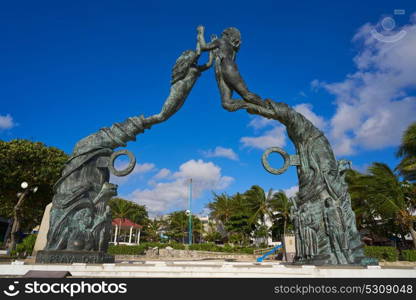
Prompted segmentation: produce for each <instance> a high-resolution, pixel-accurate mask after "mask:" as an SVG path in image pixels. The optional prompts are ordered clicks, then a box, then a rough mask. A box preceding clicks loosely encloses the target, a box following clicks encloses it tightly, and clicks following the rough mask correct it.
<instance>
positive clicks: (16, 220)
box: [9, 181, 38, 252]
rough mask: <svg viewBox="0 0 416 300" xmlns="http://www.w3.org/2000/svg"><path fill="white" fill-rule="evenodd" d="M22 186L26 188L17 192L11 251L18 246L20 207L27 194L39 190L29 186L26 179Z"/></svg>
mask: <svg viewBox="0 0 416 300" xmlns="http://www.w3.org/2000/svg"><path fill="white" fill-rule="evenodd" d="M20 187H21V188H22V189H24V192H23V193H20V192H19V193H17V197H18V200H17V203H16V205H15V206H14V209H13V225H12V230H11V232H10V244H9V252H11V251H12V250H13V249H14V248H15V246H16V242H17V239H16V238H17V236H16V235H17V233H18V232H19V231H20V209H21V207H22V205H23V202H24V201H25V198H26V196H27V195H28V194H29V193H30V192H33V193H36V191H37V190H38V187H37V186H35V187H33V188H28V187H29V184H28V183H27V182H26V181H23V182H22V184H21V185H20Z"/></svg>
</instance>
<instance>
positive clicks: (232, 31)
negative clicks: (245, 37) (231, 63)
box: [221, 27, 242, 51]
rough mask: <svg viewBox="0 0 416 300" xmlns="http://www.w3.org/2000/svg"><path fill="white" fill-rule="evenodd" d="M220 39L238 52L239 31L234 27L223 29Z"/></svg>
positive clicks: (239, 42)
mask: <svg viewBox="0 0 416 300" xmlns="http://www.w3.org/2000/svg"><path fill="white" fill-rule="evenodd" d="M221 38H222V39H224V40H226V41H228V42H229V43H230V44H231V45H232V46H233V48H234V50H236V51H238V49H239V48H240V45H241V43H242V41H241V33H240V30H238V29H237V28H235V27H229V28H227V29H225V30H224V31H223V32H222V34H221Z"/></svg>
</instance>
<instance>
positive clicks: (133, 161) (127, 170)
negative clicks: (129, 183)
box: [108, 150, 136, 177]
mask: <svg viewBox="0 0 416 300" xmlns="http://www.w3.org/2000/svg"><path fill="white" fill-rule="evenodd" d="M121 155H127V156H128V157H129V159H130V162H129V165H128V166H127V167H126V168H125V169H124V170H117V169H116V168H115V167H114V162H115V160H116V158H117V157H119V156H121ZM135 166H136V157H134V154H133V153H131V152H130V151H129V150H119V151H116V152H113V154H111V156H110V163H109V164H108V169H109V170H110V172H111V173H113V174H114V175H115V176H118V177H121V176H126V175H129V174H130V173H131V172H132V171H133V169H134V167H135Z"/></svg>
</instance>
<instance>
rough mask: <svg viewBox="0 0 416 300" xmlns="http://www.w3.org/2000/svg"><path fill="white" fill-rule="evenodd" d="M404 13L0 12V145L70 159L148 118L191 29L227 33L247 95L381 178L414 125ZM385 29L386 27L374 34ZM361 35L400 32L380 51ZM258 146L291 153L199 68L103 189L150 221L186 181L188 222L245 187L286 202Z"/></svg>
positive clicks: (405, 7)
mask: <svg viewBox="0 0 416 300" xmlns="http://www.w3.org/2000/svg"><path fill="white" fill-rule="evenodd" d="M395 9H396V10H397V9H401V10H402V11H401V12H397V11H396V14H395V12H394V10H395ZM415 12H416V4H415V2H414V1H394V2H393V1H348V2H347V1H343V2H338V1H296V3H289V2H288V1H256V2H255V3H253V2H251V1H250V2H241V1H227V2H225V3H223V2H222V1H209V2H195V1H192V2H191V1H189V2H185V1H151V3H150V2H147V3H144V1H71V2H63V1H50V2H47V1H36V2H34V1H9V2H8V3H6V2H3V3H2V4H1V5H0V28H1V29H0V32H1V43H0V66H1V68H0V82H1V84H0V139H3V140H11V139H14V138H26V139H31V140H35V141H42V142H44V143H46V144H47V145H50V146H56V147H58V148H61V149H63V150H64V151H65V152H67V153H70V152H71V151H72V148H73V146H74V144H75V143H76V142H77V141H78V140H79V139H81V138H82V137H84V136H86V135H88V134H90V133H93V132H95V131H97V130H98V129H99V128H101V127H105V126H110V125H111V124H112V123H114V122H119V121H123V120H124V119H126V118H127V117H130V116H134V115H140V114H144V115H145V116H149V115H152V114H155V113H158V112H159V111H160V109H161V107H162V105H163V102H164V100H165V98H166V97H167V95H168V92H169V81H170V72H171V68H172V66H173V64H174V62H175V60H176V58H177V57H178V56H179V55H180V54H181V52H182V51H184V50H186V49H193V48H194V47H195V41H196V27H197V26H198V25H199V24H202V25H204V26H205V27H206V35H207V38H208V36H209V35H210V34H211V33H216V34H218V35H219V34H220V33H221V31H222V30H223V29H224V28H226V27H229V26H234V27H237V28H239V29H240V31H241V33H242V38H243V44H242V47H241V50H240V53H239V54H238V58H237V62H238V65H239V68H240V72H241V73H242V75H243V77H244V78H245V80H246V82H247V84H248V85H249V87H250V89H251V90H253V91H254V92H256V93H257V94H260V95H261V96H262V97H264V98H272V99H274V100H276V101H284V102H286V103H288V104H289V105H292V106H295V107H296V109H297V110H298V111H300V112H302V113H304V114H305V115H306V116H307V117H309V118H310V119H312V120H313V122H315V124H316V125H317V126H319V127H321V128H322V129H323V130H324V131H325V133H326V134H327V136H328V138H329V139H330V141H331V143H332V144H333V146H334V148H335V152H336V154H337V156H338V157H339V158H347V159H350V160H352V162H353V165H354V166H355V167H356V168H358V169H359V170H365V168H366V166H368V165H369V164H371V162H373V161H383V162H386V163H388V164H389V165H390V166H392V167H394V166H395V164H396V163H397V159H396V158H395V156H394V153H395V150H396V147H397V145H398V143H399V141H400V136H401V133H402V131H403V129H404V128H406V126H407V125H409V124H410V122H412V121H414V120H415V119H416V117H415V115H416V98H415V90H416V89H415V88H416V51H415V49H416V25H415V23H416V22H415V20H416V17H415V15H414V13H415ZM386 18H391V19H394V20H395V22H396V24H395V28H394V29H393V30H390V31H389V30H386V28H387V27H386V26H384V27H383V26H382V25H383V24H384V25H386V23H383V21H386V20H387V19H386ZM391 19H389V20H391ZM372 30H377V32H379V33H380V34H382V35H383V36H388V37H393V38H394V37H395V35H396V34H399V33H400V31H404V32H405V35H404V36H403V37H402V38H400V39H399V40H397V41H395V42H393V43H392V42H390V43H387V42H383V41H380V40H379V39H376V38H375V36H374V35H372V34H371V31H372ZM203 59H206V57H203ZM269 146H280V147H283V148H284V149H286V150H287V151H288V152H289V153H293V151H294V149H293V147H292V145H291V143H290V141H289V140H288V139H287V137H286V136H285V133H284V129H283V128H282V127H281V126H280V125H279V124H278V123H277V122H265V121H264V120H262V119H260V118H256V117H253V116H251V115H249V114H247V113H246V112H244V111H239V112H235V113H229V112H227V111H225V110H223V109H222V107H221V105H220V98H219V93H218V90H217V86H216V83H215V79H214V74H213V70H209V71H207V72H205V73H204V74H203V76H201V77H200V78H199V80H198V82H197V84H196V85H195V87H194V89H193V91H192V93H191V94H190V96H189V97H188V99H187V101H186V103H185V105H184V106H183V107H182V109H181V110H180V111H179V112H178V113H176V114H175V115H174V116H172V117H171V119H169V120H168V121H167V122H165V123H163V124H159V125H155V126H154V127H153V128H152V129H151V130H148V131H146V132H145V133H144V134H143V135H140V136H139V137H138V139H137V141H136V142H132V143H129V145H128V147H127V148H128V149H129V150H131V151H132V152H133V153H134V154H135V155H136V158H137V162H138V165H137V167H136V169H135V171H134V173H133V174H132V175H130V176H129V177H127V178H123V179H119V178H116V179H114V181H115V182H116V183H118V184H119V195H120V196H123V197H125V198H127V199H131V200H134V201H136V202H138V203H139V204H145V205H147V207H148V208H149V210H150V211H151V212H152V214H161V213H164V212H168V211H172V210H177V209H184V208H186V201H187V199H186V198H187V186H186V180H187V179H188V178H189V177H192V178H194V181H195V187H194V201H193V211H194V212H200V211H202V210H203V209H204V207H205V205H206V203H208V202H209V201H210V200H211V198H212V196H211V191H215V192H217V193H221V192H227V193H229V194H233V193H236V192H244V191H245V190H246V189H248V188H250V186H251V185H253V184H259V185H261V186H262V187H263V188H264V189H266V190H268V189H270V188H272V189H275V190H277V189H286V190H290V191H291V192H293V191H294V190H295V189H296V188H295V187H296V185H297V178H296V174H295V169H294V168H291V169H290V170H289V171H288V172H286V173H285V174H283V175H280V176H274V175H271V174H268V173H267V172H266V171H265V170H264V169H263V168H262V166H261V164H260V157H261V154H262V152H263V150H264V149H265V148H267V147H269ZM272 161H273V162H274V163H275V164H276V165H278V164H280V163H281V161H280V159H279V158H277V157H274V158H273V159H272ZM123 163H124V162H123V161H121V162H120V164H123Z"/></svg>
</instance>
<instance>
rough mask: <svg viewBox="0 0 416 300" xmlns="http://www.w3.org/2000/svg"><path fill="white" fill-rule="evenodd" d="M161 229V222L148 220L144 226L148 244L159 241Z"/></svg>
mask: <svg viewBox="0 0 416 300" xmlns="http://www.w3.org/2000/svg"><path fill="white" fill-rule="evenodd" d="M162 228H163V222H162V221H161V220H158V219H153V220H149V221H148V222H147V224H146V233H147V234H146V240H148V241H149V242H159V241H160V231H161V230H162Z"/></svg>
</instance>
